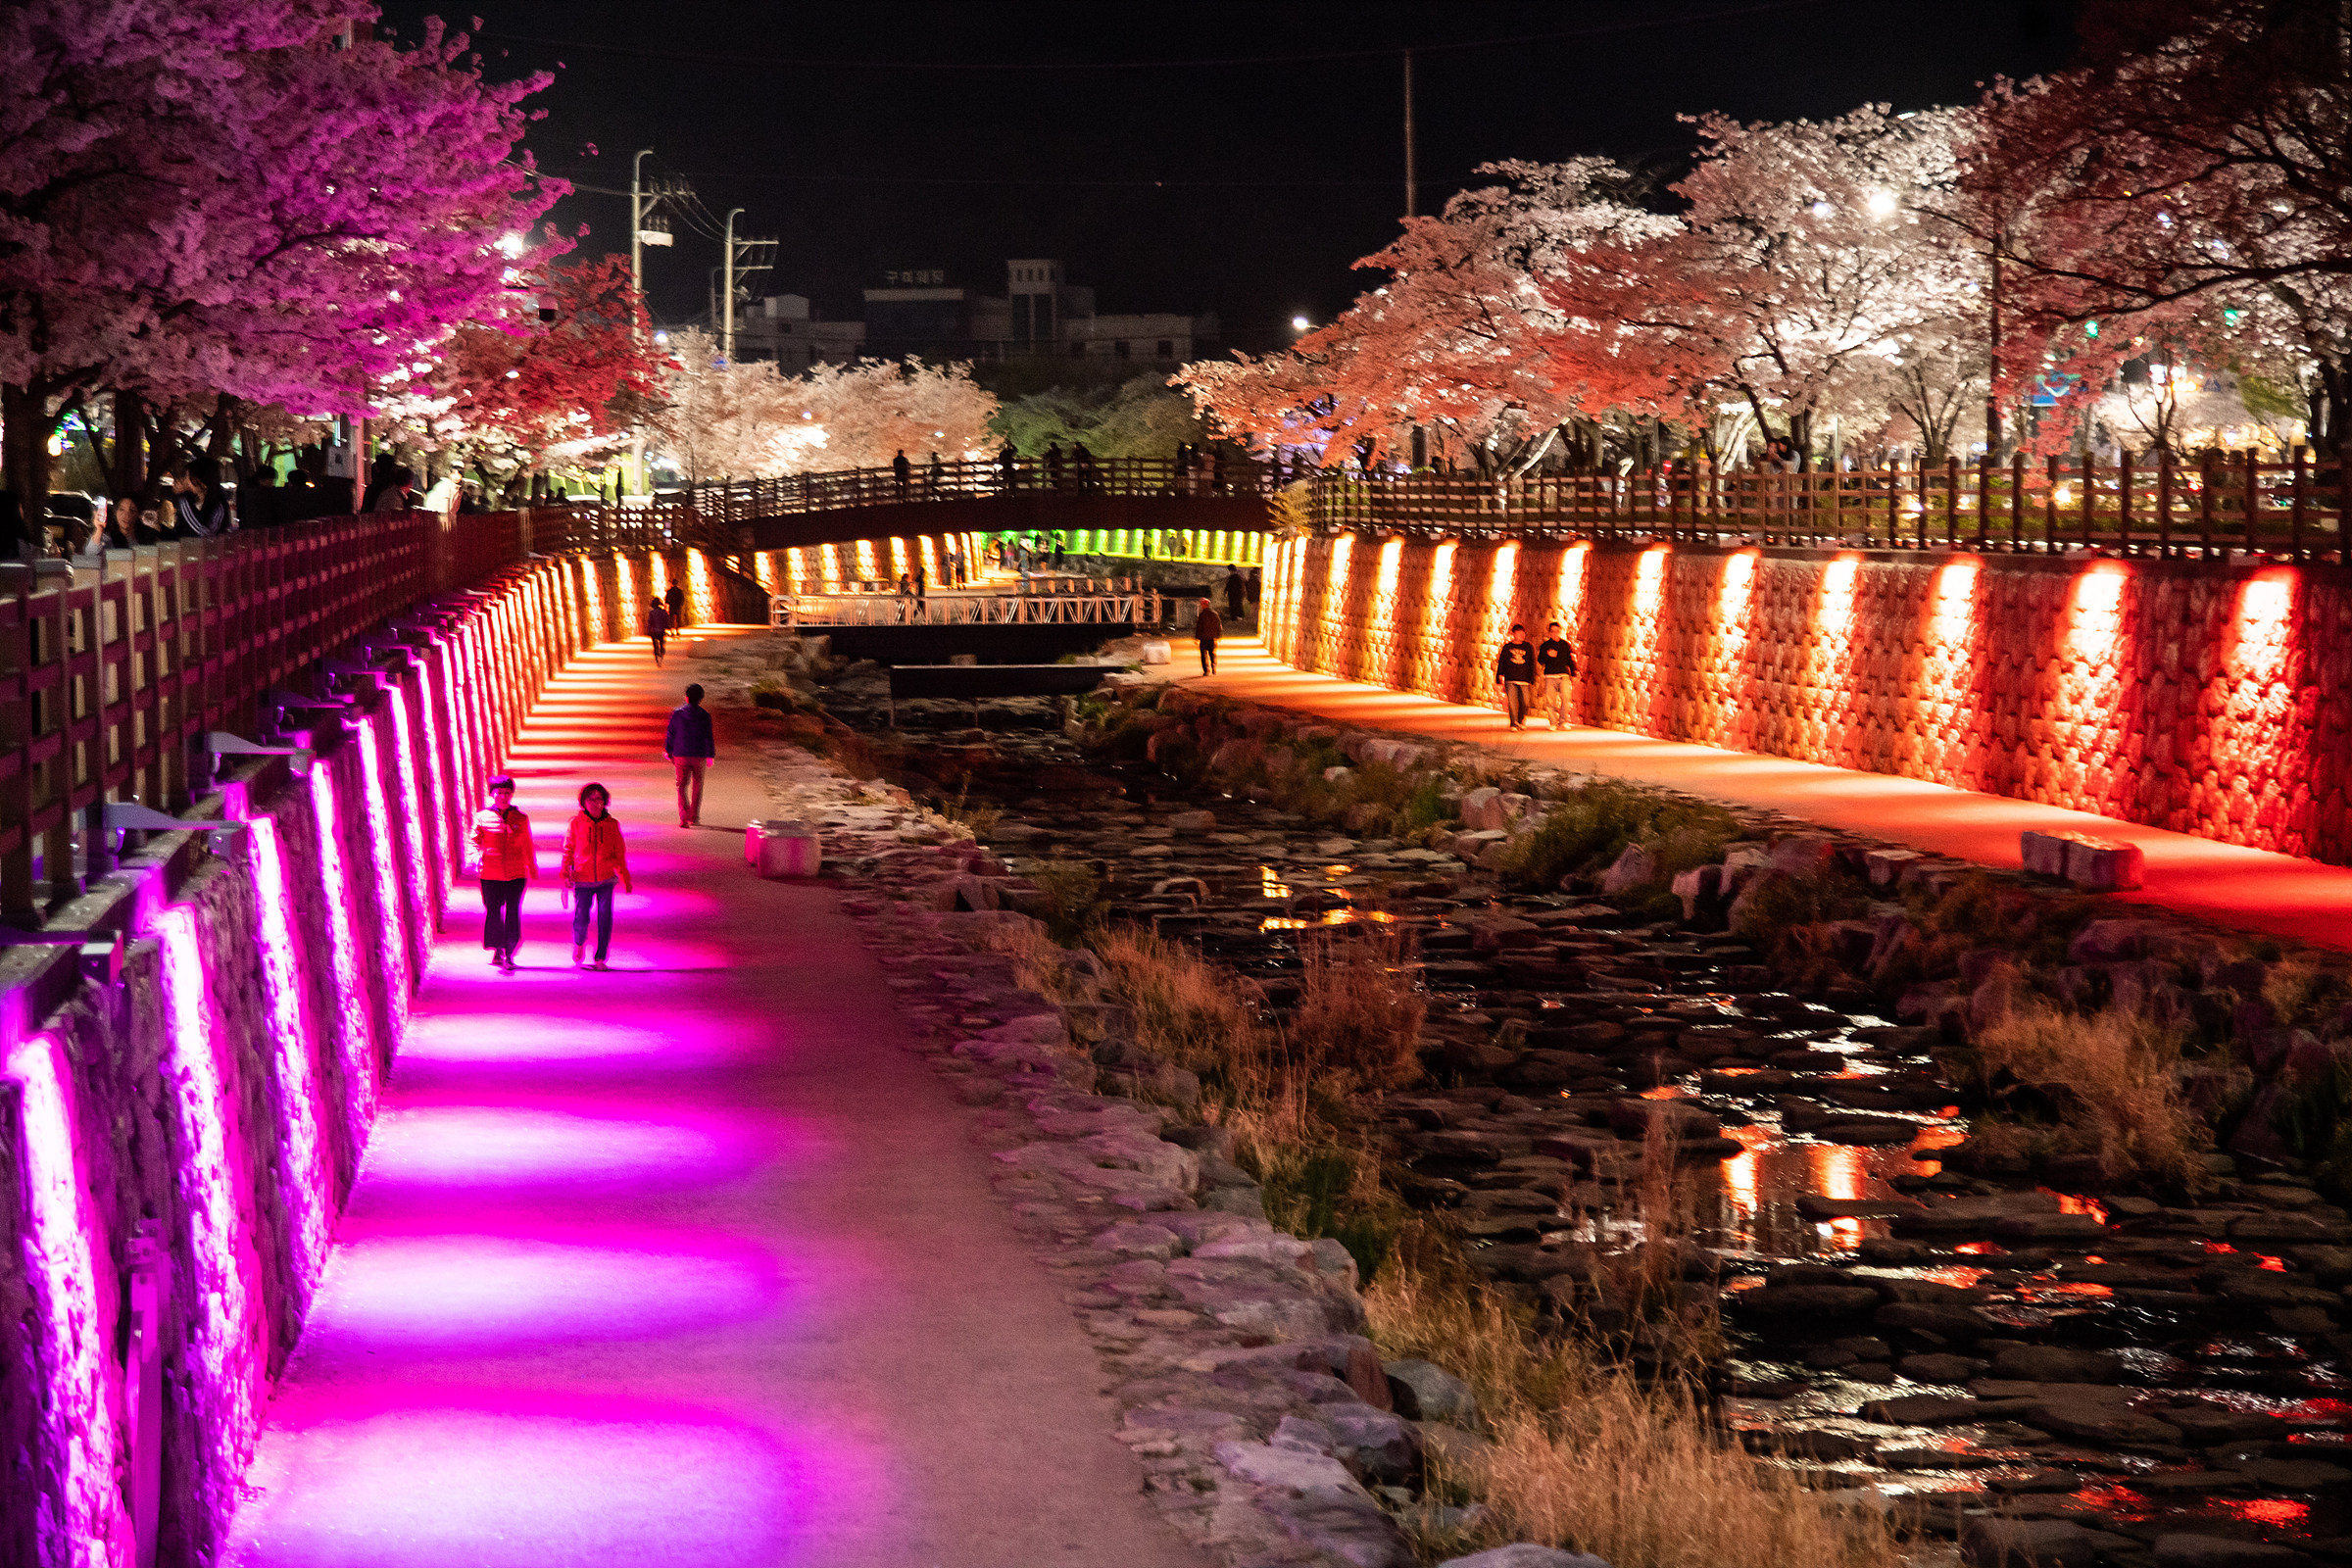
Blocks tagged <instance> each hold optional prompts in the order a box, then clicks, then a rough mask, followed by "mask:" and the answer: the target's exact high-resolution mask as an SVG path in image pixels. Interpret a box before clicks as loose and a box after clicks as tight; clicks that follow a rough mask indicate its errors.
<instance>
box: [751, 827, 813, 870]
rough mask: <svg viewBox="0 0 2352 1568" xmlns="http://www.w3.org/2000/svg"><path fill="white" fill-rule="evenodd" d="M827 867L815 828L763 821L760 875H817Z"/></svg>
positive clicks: (761, 828)
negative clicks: (824, 866) (824, 865)
mask: <svg viewBox="0 0 2352 1568" xmlns="http://www.w3.org/2000/svg"><path fill="white" fill-rule="evenodd" d="M823 864H824V851H823V848H822V846H821V845H819V844H818V842H817V837H816V829H814V828H812V827H810V826H809V824H808V823H806V822H763V823H761V824H760V864H759V870H760V875H761V876H765V877H781V876H814V875H816V873H817V870H818V868H819V867H820V866H822V865H823Z"/></svg>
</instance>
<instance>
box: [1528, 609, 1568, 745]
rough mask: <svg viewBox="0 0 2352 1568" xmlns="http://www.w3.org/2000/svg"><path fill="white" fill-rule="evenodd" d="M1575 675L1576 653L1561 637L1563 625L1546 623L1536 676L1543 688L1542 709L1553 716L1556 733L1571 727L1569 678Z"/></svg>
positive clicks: (1537, 655) (1554, 622)
mask: <svg viewBox="0 0 2352 1568" xmlns="http://www.w3.org/2000/svg"><path fill="white" fill-rule="evenodd" d="M1575 673H1576V650H1575V649H1573V648H1570V647H1569V646H1568V643H1567V641H1566V639H1564V638H1562V637H1561V636H1560V623H1559V622H1558V621H1556V620H1554V621H1547V622H1546V623H1545V624H1544V640H1543V641H1542V642H1540V643H1538V644H1536V674H1537V676H1538V678H1540V679H1541V680H1542V682H1543V685H1544V690H1543V692H1542V693H1541V695H1540V706H1541V707H1542V708H1543V710H1544V711H1545V712H1547V713H1549V714H1550V715H1551V727H1552V728H1553V729H1566V728H1567V727H1568V677H1569V676H1571V675H1573V674H1575Z"/></svg>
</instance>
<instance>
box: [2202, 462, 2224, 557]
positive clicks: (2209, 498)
mask: <svg viewBox="0 0 2352 1568" xmlns="http://www.w3.org/2000/svg"><path fill="white" fill-rule="evenodd" d="M2197 531H2198V534H2199V539H2198V543H2199V544H2200V545H2201V546H2202V547H2203V550H2204V554H2205V559H2206V560H2208V561H2211V560H2212V559H2213V454H2212V453H2211V452H2208V453H2206V454H2205V455H2204V456H2203V457H2202V458H2200V459H2198V460H2197ZM2224 559H2227V558H2226V557H2225V558H2224Z"/></svg>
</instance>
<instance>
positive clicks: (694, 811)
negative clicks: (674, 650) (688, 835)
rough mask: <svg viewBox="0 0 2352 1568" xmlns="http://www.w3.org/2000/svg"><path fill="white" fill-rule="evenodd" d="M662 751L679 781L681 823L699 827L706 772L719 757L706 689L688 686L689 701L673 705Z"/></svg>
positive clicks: (687, 695) (687, 696)
mask: <svg viewBox="0 0 2352 1568" xmlns="http://www.w3.org/2000/svg"><path fill="white" fill-rule="evenodd" d="M662 756H663V757H665V758H667V759H669V765H670V769H671V771H672V773H673V774H674V775H675V776H676V778H677V783H678V826H680V827H699V826H701V825H702V820H703V773H704V771H705V770H706V769H708V768H709V767H710V765H711V763H712V762H714V761H716V760H718V747H717V745H716V743H715V742H714V741H713V739H712V738H711V714H710V712H709V711H708V710H706V709H705V708H704V707H703V689H702V687H700V686H689V687H687V688H686V704H685V706H684V707H682V708H676V709H672V710H671V711H670V715H669V733H668V734H667V735H666V736H664V737H663V738H662Z"/></svg>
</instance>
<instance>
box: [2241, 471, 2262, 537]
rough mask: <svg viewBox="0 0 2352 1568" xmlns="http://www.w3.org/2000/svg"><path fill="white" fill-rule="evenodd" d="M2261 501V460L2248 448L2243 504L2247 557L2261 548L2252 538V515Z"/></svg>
mask: <svg viewBox="0 0 2352 1568" xmlns="http://www.w3.org/2000/svg"><path fill="white" fill-rule="evenodd" d="M2261 500H2262V464H2261V459H2260V458H2259V456H2258V455H2257V454H2256V453H2255V451H2254V449H2253V448H2252V447H2248V448H2246V499H2245V502H2244V510H2245V515H2246V554H2247V555H2249V556H2250V555H2253V554H2254V553H2255V552H2257V551H2259V550H2260V549H2261V548H2262V542H2261V541H2260V540H2259V539H2257V538H2256V537H2255V536H2254V513H2255V509H2256V507H2257V506H2258V505H2259V503H2260V502H2261Z"/></svg>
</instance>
